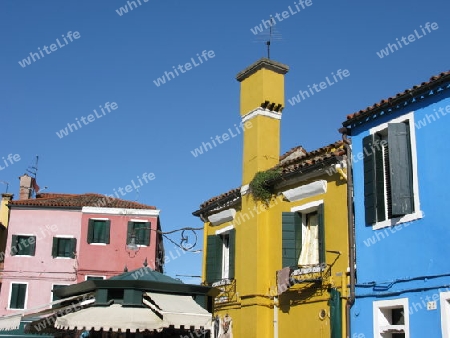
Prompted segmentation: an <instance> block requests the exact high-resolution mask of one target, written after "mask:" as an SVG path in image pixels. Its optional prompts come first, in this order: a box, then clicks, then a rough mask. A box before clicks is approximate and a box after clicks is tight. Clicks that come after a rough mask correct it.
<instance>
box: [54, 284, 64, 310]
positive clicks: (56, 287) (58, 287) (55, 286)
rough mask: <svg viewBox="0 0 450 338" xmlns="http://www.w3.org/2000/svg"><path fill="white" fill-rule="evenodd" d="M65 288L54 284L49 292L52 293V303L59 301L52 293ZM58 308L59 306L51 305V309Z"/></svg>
mask: <svg viewBox="0 0 450 338" xmlns="http://www.w3.org/2000/svg"><path fill="white" fill-rule="evenodd" d="M66 286H67V285H57V284H54V285H53V287H52V291H51V293H52V302H54V301H56V300H60V298H59V297H58V296H56V295H55V292H54V291H55V290H57V289H60V288H63V287H66ZM59 306H60V305H59V304H54V305H52V308H55V307H59Z"/></svg>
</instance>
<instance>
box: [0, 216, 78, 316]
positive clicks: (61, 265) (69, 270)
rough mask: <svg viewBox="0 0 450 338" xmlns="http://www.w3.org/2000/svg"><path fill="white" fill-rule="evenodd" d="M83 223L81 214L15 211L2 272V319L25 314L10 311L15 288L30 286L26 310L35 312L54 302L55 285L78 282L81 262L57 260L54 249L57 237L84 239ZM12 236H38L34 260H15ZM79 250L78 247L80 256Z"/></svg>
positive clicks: (27, 292)
mask: <svg viewBox="0 0 450 338" xmlns="http://www.w3.org/2000/svg"><path fill="white" fill-rule="evenodd" d="M80 222H81V212H80V211H79V210H73V211H71V210H55V209H30V208H26V209H16V208H13V209H12V210H11V214H10V219H9V226H8V240H7V244H6V252H5V253H4V255H5V264H4V270H3V272H2V285H1V293H0V315H5V314H7V313H14V312H18V311H21V310H11V309H9V305H10V303H9V300H10V296H11V284H16V283H20V284H21V283H26V284H27V288H26V289H27V290H26V296H25V308H27V309H31V308H35V307H38V306H42V305H44V304H48V303H49V302H51V300H52V293H51V290H52V289H53V285H70V284H73V283H76V282H77V274H76V269H77V260H76V259H72V258H59V257H57V258H53V257H52V245H53V237H67V238H80V231H81V229H80ZM12 235H23V236H35V239H36V244H35V253H34V256H24V255H15V256H11V239H12ZM31 242H32V241H31ZM32 244H33V243H26V244H24V245H32ZM78 247H79V244H78V243H77V252H78V251H79V250H78Z"/></svg>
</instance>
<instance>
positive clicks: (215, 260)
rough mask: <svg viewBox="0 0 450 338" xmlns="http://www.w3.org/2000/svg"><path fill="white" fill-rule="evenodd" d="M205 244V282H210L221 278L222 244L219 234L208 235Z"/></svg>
mask: <svg viewBox="0 0 450 338" xmlns="http://www.w3.org/2000/svg"><path fill="white" fill-rule="evenodd" d="M206 246H207V248H206V250H207V251H206V282H207V283H208V284H211V283H214V282H217V281H218V280H220V279H222V246H223V244H222V240H221V238H220V236H216V235H211V236H208V238H207V244H206Z"/></svg>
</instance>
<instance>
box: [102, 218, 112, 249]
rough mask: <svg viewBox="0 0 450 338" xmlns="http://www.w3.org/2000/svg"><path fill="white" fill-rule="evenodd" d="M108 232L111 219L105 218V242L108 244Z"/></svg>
mask: <svg viewBox="0 0 450 338" xmlns="http://www.w3.org/2000/svg"><path fill="white" fill-rule="evenodd" d="M110 232H111V221H110V220H107V221H105V232H104V234H105V243H106V244H109V236H110Z"/></svg>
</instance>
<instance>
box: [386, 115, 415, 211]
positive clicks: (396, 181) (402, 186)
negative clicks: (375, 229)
mask: <svg viewBox="0 0 450 338" xmlns="http://www.w3.org/2000/svg"><path fill="white" fill-rule="evenodd" d="M388 146H389V166H390V170H389V173H390V178H391V199H392V215H393V216H402V215H406V214H410V213H412V212H413V210H414V192H413V185H412V181H413V177H412V176H413V175H412V160H411V142H410V137H409V125H408V124H406V123H389V124H388Z"/></svg>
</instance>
